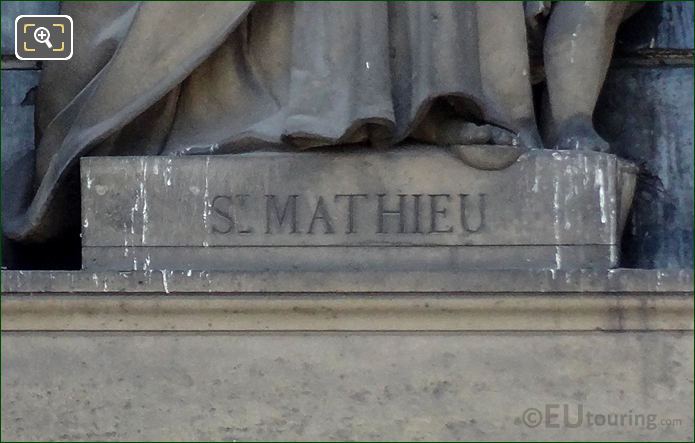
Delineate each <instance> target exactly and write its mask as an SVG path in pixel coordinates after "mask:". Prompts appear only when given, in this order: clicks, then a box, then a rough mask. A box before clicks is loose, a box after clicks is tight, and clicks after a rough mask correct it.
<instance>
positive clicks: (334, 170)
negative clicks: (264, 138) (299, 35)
mask: <svg viewBox="0 0 695 443" xmlns="http://www.w3.org/2000/svg"><path fill="white" fill-rule="evenodd" d="M634 173H635V169H634V167H633V166H632V165H630V164H629V163H625V162H622V161H620V160H618V159H617V158H616V157H614V156H611V155H606V154H599V153H580V152H550V151H536V152H532V153H531V154H528V155H525V156H522V157H521V158H520V159H519V161H517V162H516V163H514V164H513V165H512V166H510V167H509V168H507V169H504V170H501V171H482V170H478V169H473V168H471V167H468V166H466V165H465V164H463V162H461V161H460V160H458V159H457V158H456V157H455V156H454V154H453V153H451V152H448V151H447V150H446V149H445V148H435V147H411V148H408V149H406V148H404V149H401V150H394V151H374V150H362V151H357V152H331V153H312V152H310V153H291V154H290V153H287V154H283V153H255V154H243V155H234V156H213V157H204V156H200V157H196V156H193V157H188V158H161V157H130V158H86V159H83V161H82V199H83V200H82V213H83V238H82V241H83V243H82V244H83V267H84V268H87V269H116V270H128V269H203V270H216V269H232V270H240V271H245V270H252V271H255V270H293V269H300V270H304V271H307V270H331V269H333V270H339V269H344V270H367V269H383V270H395V269H401V270H428V269H429V270H434V269H461V268H465V267H472V268H528V267H555V268H577V267H592V266H594V267H602V268H606V267H611V266H614V265H616V263H617V253H616V252H617V248H618V239H619V238H620V230H621V226H622V222H623V219H624V217H625V216H626V212H625V211H626V210H627V208H628V207H629V202H630V200H631V196H632V187H633V185H634Z"/></svg>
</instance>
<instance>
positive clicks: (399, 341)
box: [0, 269, 693, 441]
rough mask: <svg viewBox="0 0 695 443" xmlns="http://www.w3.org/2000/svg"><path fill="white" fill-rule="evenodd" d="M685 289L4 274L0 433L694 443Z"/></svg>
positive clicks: (557, 275) (13, 436)
mask: <svg viewBox="0 0 695 443" xmlns="http://www.w3.org/2000/svg"><path fill="white" fill-rule="evenodd" d="M692 279H693V274H692V271H657V270H651V271H647V270H624V269H619V270H611V271H606V270H604V271H589V270H576V271H569V272H566V271H555V270H508V271H468V272H466V271H463V272H401V273H395V272H394V273H384V272H353V273H350V272H335V273H330V272H323V273H319V272H317V273H311V272H277V273H239V272H189V271H178V272H177V271H137V272H97V273H94V272H86V271H79V272H40V271H36V272H22V271H5V272H3V273H2V292H3V297H2V299H1V300H0V301H1V302H2V309H0V312H1V313H2V321H1V322H0V324H1V325H2V328H3V335H2V355H3V359H2V365H3V366H2V374H3V377H1V378H0V383H2V385H1V387H2V391H1V392H2V399H1V402H2V403H1V405H0V406H1V408H0V411H1V413H2V416H1V417H0V418H2V420H1V421H0V423H2V428H1V434H2V435H1V437H2V439H3V440H47V439H50V440H72V441H76V440H136V439H137V440H179V439H186V440H230V439H242V440H346V439H356V440H380V441H383V440H417V439H422V440H463V439H477V440H481V439H482V440H485V439H488V440H518V439H522V438H523V439H526V440H558V439H577V440H613V439H615V440H633V441H635V440H688V439H691V438H692V433H693V405H692V395H693V385H692V364H693V353H692V349H693V341H692V329H693V309H692V303H693V299H692V281H693V280H692ZM137 295H140V296H137ZM599 330H601V332H599ZM99 331H101V332H99ZM606 331H619V332H606ZM375 356H378V358H375ZM556 405H557V406H556ZM565 407H566V408H568V411H569V413H568V414H567V416H561V417H554V416H552V415H551V414H554V413H560V414H562V413H563V411H564V408H565ZM529 408H535V409H538V410H539V412H540V413H541V414H544V415H543V417H544V418H543V420H548V421H547V422H546V421H542V422H541V423H540V424H538V425H536V423H537V422H535V421H532V420H534V416H533V415H532V413H533V412H531V413H526V415H525V414H524V413H525V411H526V410H528V409H529ZM579 409H581V410H582V412H581V414H582V423H581V425H579V426H569V425H565V417H566V418H567V420H568V421H569V423H571V424H574V423H576V422H577V415H576V414H577V413H578V411H579ZM587 413H590V414H592V416H595V415H596V414H604V415H608V414H612V417H615V416H616V415H618V416H619V415H622V414H630V416H631V417H632V418H633V419H634V418H636V417H637V416H639V417H641V418H639V420H640V421H639V422H634V423H635V424H631V423H632V422H628V421H625V422H624V424H623V425H609V424H607V423H604V424H602V425H596V423H595V422H590V421H589V418H588V415H587ZM524 417H526V420H527V422H528V423H530V425H528V424H525V422H524ZM649 417H652V418H649ZM535 419H537V416H535ZM611 420H613V419H611ZM592 423H593V424H592Z"/></svg>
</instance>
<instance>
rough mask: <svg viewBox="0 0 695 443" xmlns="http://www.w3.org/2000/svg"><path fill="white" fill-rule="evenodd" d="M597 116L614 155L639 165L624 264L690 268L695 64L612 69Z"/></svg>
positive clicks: (625, 243)
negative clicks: (694, 71) (694, 75)
mask: <svg viewBox="0 0 695 443" xmlns="http://www.w3.org/2000/svg"><path fill="white" fill-rule="evenodd" d="M690 63H692V59H691V62H690ZM595 119H596V126H597V129H598V130H599V132H600V133H601V135H603V136H604V137H605V138H606V139H607V140H609V141H610V142H611V148H612V149H613V152H614V153H615V154H617V155H618V156H620V157H621V158H625V159H629V160H631V161H633V162H635V163H637V164H639V165H640V166H641V173H640V175H639V177H638V180H637V189H636V192H635V201H634V204H633V208H632V212H631V216H630V220H629V222H628V224H627V229H626V232H625V235H624V236H623V261H622V263H621V265H622V266H626V267H636V268H692V266H693V181H694V180H695V179H694V178H693V177H694V176H693V170H694V165H695V162H694V161H693V160H694V158H693V126H694V124H695V122H694V120H693V67H692V65H690V66H688V67H669V68H659V67H629V66H624V67H622V68H617V69H612V70H611V71H610V72H609V75H608V78H607V80H606V84H605V86H604V91H603V93H602V96H601V99H600V101H599V104H598V107H597V112H596V118H595Z"/></svg>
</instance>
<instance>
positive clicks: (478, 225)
mask: <svg viewBox="0 0 695 443" xmlns="http://www.w3.org/2000/svg"><path fill="white" fill-rule="evenodd" d="M486 199H487V196H486V195H485V194H444V193H442V194H385V193H384V194H333V195H319V196H316V195H313V196H311V197H309V196H306V195H301V194H289V195H288V194H285V195H281V194H264V195H252V194H228V195H216V196H214V197H213V198H212V199H211V200H209V201H208V202H207V205H208V211H209V214H210V227H209V229H210V232H211V233H212V234H218V235H253V234H261V235H277V234H291V235H334V234H336V233H342V234H348V235H349V234H363V235H364V234H376V235H378V234H425V235H427V234H432V235H436V234H447V233H458V234H474V233H477V232H480V231H482V230H484V229H485V217H486V213H485V211H486Z"/></svg>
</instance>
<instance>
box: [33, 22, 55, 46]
mask: <svg viewBox="0 0 695 443" xmlns="http://www.w3.org/2000/svg"><path fill="white" fill-rule="evenodd" d="M50 38H51V33H50V32H49V31H48V29H46V28H44V27H43V26H40V27H38V28H36V29H35V30H34V39H35V40H36V41H37V42H39V43H45V44H46V46H48V47H49V49H50V48H52V47H53V45H52V44H51V41H50V40H49V39H50Z"/></svg>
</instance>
